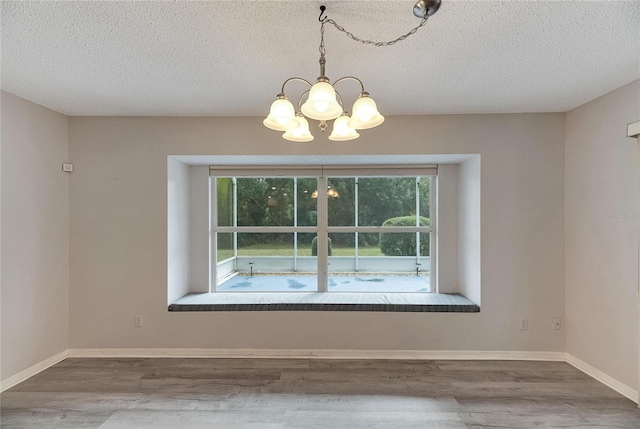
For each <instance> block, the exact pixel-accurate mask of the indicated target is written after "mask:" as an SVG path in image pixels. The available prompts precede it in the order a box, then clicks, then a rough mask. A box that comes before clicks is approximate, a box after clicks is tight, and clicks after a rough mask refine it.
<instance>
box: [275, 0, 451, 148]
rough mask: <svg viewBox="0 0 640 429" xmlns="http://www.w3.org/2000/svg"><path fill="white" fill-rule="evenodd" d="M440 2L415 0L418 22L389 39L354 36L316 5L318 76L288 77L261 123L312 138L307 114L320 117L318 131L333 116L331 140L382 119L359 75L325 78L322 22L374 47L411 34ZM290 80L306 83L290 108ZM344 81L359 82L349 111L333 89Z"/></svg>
mask: <svg viewBox="0 0 640 429" xmlns="http://www.w3.org/2000/svg"><path fill="white" fill-rule="evenodd" d="M440 3H441V0H420V1H418V2H417V3H416V4H415V6H414V7H413V14H414V15H415V16H416V17H418V18H421V21H420V25H418V26H417V27H415V28H413V29H412V30H411V31H409V32H408V33H406V34H404V35H402V36H400V37H398V38H396V39H394V40H391V41H389V42H374V41H371V40H362V39H359V38H357V37H356V36H354V35H353V34H351V33H350V32H348V31H346V30H345V29H344V27H341V26H340V25H338V24H337V23H336V22H335V21H334V20H333V19H329V18H328V17H326V16H325V17H323V15H324V12H325V10H326V7H325V6H320V16H319V17H318V21H320V48H319V50H320V61H319V62H320V77H318V79H317V80H316V83H315V84H312V83H311V82H309V81H308V80H306V79H303V78H301V77H291V78H289V79H287V80H285V81H284V83H283V84H282V90H281V91H280V93H279V94H278V95H277V96H276V100H275V101H274V102H273V103H272V104H271V109H270V110H269V115H268V116H267V118H266V119H265V120H264V121H263V122H262V123H263V124H264V125H265V126H266V127H267V128H270V129H272V130H275V131H284V134H283V135H282V137H283V138H285V139H286V140H291V141H295V142H309V141H311V140H313V136H312V135H311V132H310V131H309V121H308V120H307V118H309V119H314V120H317V121H320V124H319V127H320V130H321V131H322V132H325V130H326V128H327V121H331V120H334V119H335V121H334V122H333V129H332V131H331V135H330V136H329V140H333V141H347V140H353V139H357V138H358V137H360V134H358V130H366V129H369V128H373V127H377V126H378V125H380V124H381V123H382V122H384V116H382V115H381V114H380V112H378V107H377V105H376V102H375V101H374V100H373V98H371V96H370V95H369V93H368V92H366V91H365V90H364V84H363V83H362V81H361V80H360V79H358V78H357V77H354V76H345V77H341V78H340V79H338V80H336V81H335V82H334V83H333V84H331V81H330V80H329V78H328V77H327V76H325V74H324V72H325V64H326V62H327V61H326V58H325V54H326V51H325V48H324V25H325V24H331V25H333V26H334V27H335V28H336V29H338V30H339V31H341V32H343V33H345V34H346V35H347V36H349V37H350V38H351V39H353V40H354V41H356V42H360V43H364V44H368V45H374V46H377V47H380V46H391V45H393V44H395V43H397V42H399V41H402V40H404V39H406V38H407V37H409V36H411V35H413V34H414V33H415V32H416V31H418V29H420V27H422V26H424V25H425V24H426V23H427V19H428V18H429V17H430V16H431V15H433V14H434V13H436V12H437V11H438V9H439V8H440ZM292 81H299V82H304V83H305V84H307V85H308V86H309V89H307V90H306V91H304V92H303V93H302V95H301V96H300V98H299V99H298V105H297V109H296V108H294V106H293V104H292V103H291V102H290V101H289V99H288V97H287V96H286V94H285V92H284V88H285V86H286V85H287V84H288V83H289V82H292ZM345 81H354V82H356V83H357V84H359V85H360V94H359V95H358V98H357V99H356V101H355V103H353V108H352V109H351V115H349V112H347V111H345V109H344V103H343V100H342V97H341V96H340V93H339V92H338V91H336V89H335V85H337V84H339V83H341V82H345ZM305 97H307V98H306V101H305V102H304V103H302V101H303V100H304V99H305Z"/></svg>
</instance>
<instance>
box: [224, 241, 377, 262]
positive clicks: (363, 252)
mask: <svg viewBox="0 0 640 429" xmlns="http://www.w3.org/2000/svg"><path fill="white" fill-rule="evenodd" d="M358 255H359V256H384V254H383V253H382V251H381V250H380V248H379V247H372V246H367V247H359V248H358ZM232 256H233V250H231V249H218V261H222V260H224V259H226V258H230V257H232ZM238 256H293V246H287V245H285V244H268V243H262V244H253V245H251V246H245V247H238ZM298 256H311V245H310V244H306V245H301V246H298ZM331 256H355V248H354V247H349V246H340V245H334V246H333V253H332V255H331Z"/></svg>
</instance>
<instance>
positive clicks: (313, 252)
mask: <svg viewBox="0 0 640 429" xmlns="http://www.w3.org/2000/svg"><path fill="white" fill-rule="evenodd" d="M327 240H329V243H328V244H329V256H331V253H332V252H333V249H332V248H331V239H330V238H328V237H327ZM311 256H318V237H313V240H311Z"/></svg>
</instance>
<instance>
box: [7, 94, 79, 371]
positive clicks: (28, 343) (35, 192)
mask: <svg viewBox="0 0 640 429" xmlns="http://www.w3.org/2000/svg"><path fill="white" fill-rule="evenodd" d="M0 97H1V98H2V161H1V162H2V168H1V171H2V180H1V183H2V189H1V192H0V193H1V199H2V215H1V229H2V313H1V314H2V315H1V317H2V319H1V325H2V328H1V329H2V335H1V338H2V350H1V360H2V372H1V379H2V380H6V379H8V378H9V377H11V376H13V375H16V374H17V373H19V372H20V371H23V370H25V369H27V368H29V367H30V366H33V365H35V364H37V363H39V362H41V361H43V360H45V359H47V358H50V357H52V356H53V355H55V354H57V353H60V352H62V351H64V350H65V349H67V348H68V344H69V192H68V183H69V173H65V172H63V171H62V163H63V162H66V161H67V158H68V134H67V132H68V120H67V117H66V116H63V115H61V114H59V113H56V112H54V111H52V110H49V109H47V108H45V107H42V106H40V105H37V104H34V103H31V102H29V101H26V100H23V99H22V98H19V97H16V96H14V95H12V94H9V93H6V92H2V93H1V95H0ZM72 174H73V173H72Z"/></svg>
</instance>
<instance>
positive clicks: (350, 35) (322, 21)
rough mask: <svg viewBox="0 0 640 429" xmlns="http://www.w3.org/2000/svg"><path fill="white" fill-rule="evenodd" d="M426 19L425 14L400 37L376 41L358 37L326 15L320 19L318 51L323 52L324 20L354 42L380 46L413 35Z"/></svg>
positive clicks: (394, 42) (389, 44)
mask: <svg viewBox="0 0 640 429" xmlns="http://www.w3.org/2000/svg"><path fill="white" fill-rule="evenodd" d="M427 19H428V16H425V17H424V18H422V21H420V24H419V25H418V26H417V27H415V28H412V29H411V31H409V32H408V33H406V34H403V35H402V36H400V37H398V38H396V39H393V40H390V41H388V42H376V41H373V40H366V39H360V38H359V37H357V36H355V35H354V34H353V33H351V32H349V31H347V30H345V29H344V27H343V26H341V25H340V24H338V23H337V22H335V21H334V20H333V19H331V18H328V17H324V18H323V19H321V20H320V22H321V23H322V25H321V28H320V34H321V41H320V53H321V54H323V51H324V37H323V36H324V24H325V22H326V23H328V24H331V25H333V26H334V27H336V29H337V30H338V31H341V32H343V33H344V34H346V35H347V36H349V38H350V39H352V40H354V41H356V42H360V43H363V44H365V45H373V46H376V47H381V46H391V45H394V44H396V43H398V42H401V41H402V40H405V39H406V38H407V37H409V36H412V35H414V34H415V33H416V31H418V30H419V29H420V27H423V26H424V25H425V24H426V23H427Z"/></svg>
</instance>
